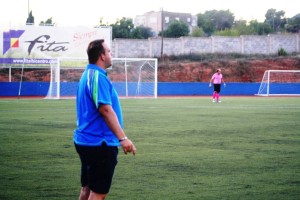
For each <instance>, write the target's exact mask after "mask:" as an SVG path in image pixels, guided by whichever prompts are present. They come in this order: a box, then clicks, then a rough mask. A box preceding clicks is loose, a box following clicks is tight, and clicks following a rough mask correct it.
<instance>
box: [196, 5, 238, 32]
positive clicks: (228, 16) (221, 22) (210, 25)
mask: <svg viewBox="0 0 300 200" xmlns="http://www.w3.org/2000/svg"><path fill="white" fill-rule="evenodd" d="M197 16H198V26H199V27H200V28H202V29H203V30H204V32H205V33H206V34H207V35H212V33H213V32H215V31H221V30H225V29H230V28H231V27H232V26H233V22H234V15H233V13H232V12H230V11H229V10H220V11H218V10H210V11H206V12H205V13H204V14H201V13H199V14H197Z"/></svg>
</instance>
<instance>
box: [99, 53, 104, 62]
mask: <svg viewBox="0 0 300 200" xmlns="http://www.w3.org/2000/svg"><path fill="white" fill-rule="evenodd" d="M100 59H101V60H102V61H104V59H105V55H104V54H103V53H101V54H100Z"/></svg>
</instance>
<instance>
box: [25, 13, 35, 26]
mask: <svg viewBox="0 0 300 200" xmlns="http://www.w3.org/2000/svg"><path fill="white" fill-rule="evenodd" d="M26 24H27V25H31V24H34V17H33V15H32V11H30V13H29V15H28V18H27V20H26Z"/></svg>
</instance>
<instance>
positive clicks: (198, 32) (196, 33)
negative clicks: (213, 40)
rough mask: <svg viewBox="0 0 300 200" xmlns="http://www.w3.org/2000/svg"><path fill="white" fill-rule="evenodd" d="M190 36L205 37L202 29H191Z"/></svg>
mask: <svg viewBox="0 0 300 200" xmlns="http://www.w3.org/2000/svg"><path fill="white" fill-rule="evenodd" d="M191 36H193V37H203V36H205V32H204V31H203V29H202V28H199V27H196V28H194V29H193V31H192V33H191Z"/></svg>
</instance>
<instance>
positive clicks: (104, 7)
mask: <svg viewBox="0 0 300 200" xmlns="http://www.w3.org/2000/svg"><path fill="white" fill-rule="evenodd" d="M0 1H1V2H2V3H1V6H0V27H3V26H4V27H8V28H12V27H17V26H22V25H24V24H25V22H26V19H27V17H28V11H32V14H33V16H34V18H35V24H39V23H40V22H41V21H46V20H47V19H49V18H51V17H52V22H53V23H55V24H57V26H87V27H93V26H95V25H99V21H100V18H102V19H103V23H108V24H111V23H114V22H116V21H117V20H118V19H121V18H122V17H126V18H132V19H134V18H135V16H136V15H143V14H144V13H146V12H150V11H156V12H157V11H160V10H162V9H163V10H164V11H167V12H180V13H191V14H193V15H196V14H198V13H205V11H209V10H229V11H230V12H232V13H233V14H234V16H235V20H240V19H242V20H247V21H250V20H253V19H254V20H258V21H259V22H263V21H264V19H265V14H266V12H267V10H268V9H270V8H273V9H276V11H280V10H283V11H285V17H287V18H291V17H293V16H295V15H296V14H298V13H300V1H299V0H273V1H268V0H205V1H204V0H106V1H101V0H0ZM4 2H5V3H4Z"/></svg>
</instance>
